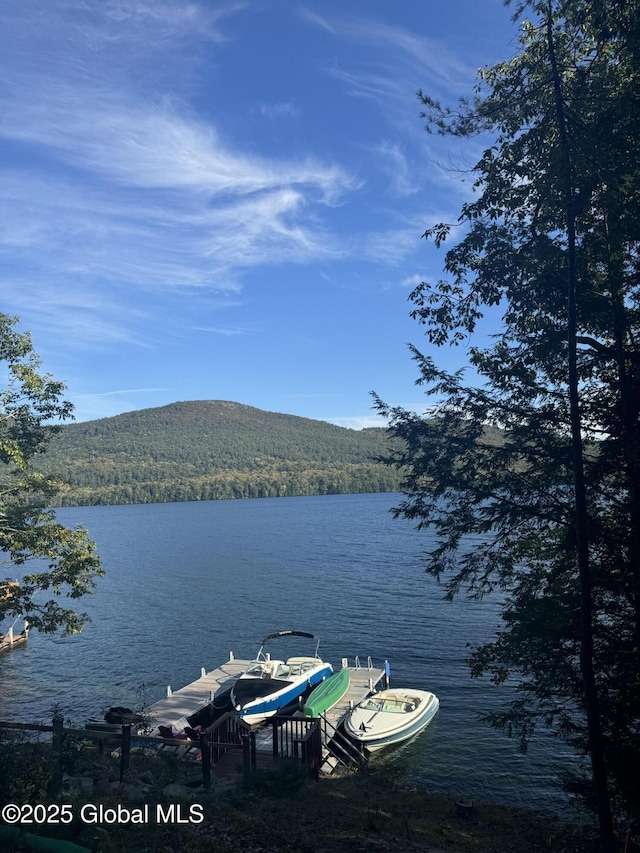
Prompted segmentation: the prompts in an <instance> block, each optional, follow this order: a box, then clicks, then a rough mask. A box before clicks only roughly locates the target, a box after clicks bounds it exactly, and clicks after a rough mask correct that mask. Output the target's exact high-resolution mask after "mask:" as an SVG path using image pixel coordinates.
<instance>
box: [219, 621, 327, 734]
mask: <svg viewBox="0 0 640 853" xmlns="http://www.w3.org/2000/svg"><path fill="white" fill-rule="evenodd" d="M283 637H304V638H307V639H311V640H315V641H316V648H315V653H314V655H313V656H308V657H289V658H286V659H276V658H272V657H271V654H270V653H269V652H265V650H264V647H265V645H266V644H267V643H268V642H269V641H271V640H275V639H280V638H283ZM319 646H320V640H319V638H318V637H316V636H315V635H314V634H309V633H307V632H306V631H278V632H277V633H275V634H268V635H267V636H266V637H265V638H264V640H263V641H262V643H261V645H260V649H259V651H258V654H257V655H256V657H255V659H254V660H252V661H251V663H250V664H249V666H248V667H247V669H246V670H245V671H244V672H243V673H242V675H241V676H240V678H238V680H237V681H236V683H235V684H234V686H233V687H232V689H231V704H232V707H233V708H234V710H235V712H236V713H237V714H238V716H239V717H240V718H241V719H242V720H244V721H245V722H246V723H248V724H249V725H259V724H260V723H263V722H264V721H265V720H266V719H267V718H268V717H273V716H274V715H275V714H277V713H278V712H279V711H282V710H283V709H284V708H287V707H288V706H290V705H293V704H295V703H297V701H298V699H299V698H300V697H301V696H303V695H305V694H306V693H308V691H310V690H311V689H312V688H314V687H315V686H316V685H318V684H320V683H321V682H323V681H324V680H325V679H326V678H329V676H330V675H331V674H332V672H333V668H332V666H331V664H329V663H326V662H324V661H323V660H321V659H320V657H319V655H318V649H319Z"/></svg>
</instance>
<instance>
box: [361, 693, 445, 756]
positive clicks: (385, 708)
mask: <svg viewBox="0 0 640 853" xmlns="http://www.w3.org/2000/svg"><path fill="white" fill-rule="evenodd" d="M439 707H440V701H439V699H438V697H437V696H436V695H435V694H434V693H429V692H428V691H427V690H409V689H408V688H398V689H396V690H381V691H380V692H379V693H374V694H373V695H372V696H368V697H367V698H366V699H363V700H362V702H360V703H359V704H358V705H356V707H355V708H354V709H353V710H352V711H351V713H350V714H349V716H348V717H347V719H346V720H345V723H344V728H345V731H346V732H347V734H348V735H349V736H350V737H351V738H353V739H354V740H355V741H357V743H358V744H361V745H362V746H364V747H366V748H367V750H369V751H373V750H376V749H381V748H382V747H383V746H389V745H390V744H393V743H400V742H401V741H403V740H407V738H410V737H412V735H415V734H416V733H417V732H419V731H421V730H422V729H423V728H425V726H428V725H429V723H430V722H431V720H432V719H433V718H434V716H435V715H436V712H437V710H438V708H439Z"/></svg>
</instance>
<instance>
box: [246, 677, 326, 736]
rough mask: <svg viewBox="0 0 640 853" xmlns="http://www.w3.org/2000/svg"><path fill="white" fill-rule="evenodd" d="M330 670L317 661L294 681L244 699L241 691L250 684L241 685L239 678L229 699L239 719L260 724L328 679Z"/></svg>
mask: <svg viewBox="0 0 640 853" xmlns="http://www.w3.org/2000/svg"><path fill="white" fill-rule="evenodd" d="M332 672H333V670H332V668H331V665H330V664H328V663H327V664H325V663H319V664H318V665H317V666H315V667H314V668H313V669H310V670H308V671H307V672H305V673H304V674H303V676H302V677H301V678H299V679H297V680H295V681H290V682H280V683H279V684H277V685H274V686H275V687H276V690H274V691H273V692H270V693H268V694H263V695H261V696H255V697H254V698H252V699H249V698H248V694H245V696H246V697H247V698H245V699H244V700H243V698H242V693H241V691H242V690H243V689H246V688H247V687H249V688H250V686H251V685H243V684H242V681H243V679H242V678H240V679H238V682H237V685H236V688H238V690H234V691H232V696H231V701H232V702H233V704H234V706H235V709H236V712H237V714H238V716H239V717H240V719H242V720H244V722H245V723H248V724H249V725H252V726H253V725H260V723H263V722H264V721H265V720H266V719H268V718H269V717H273V716H275V714H277V713H278V711H281V710H283V709H284V708H286V707H287V706H289V705H291V704H293V703H295V702H296V701H297V700H298V699H299V697H300V696H302V695H303V694H304V693H306V692H307V691H308V690H309V689H311V688H313V687H315V686H316V685H318V684H320V683H321V682H323V681H324V680H325V679H328V678H329V676H330V675H331V674H332ZM251 680H253V679H251ZM260 687H262V685H260ZM236 693H237V694H238V695H236Z"/></svg>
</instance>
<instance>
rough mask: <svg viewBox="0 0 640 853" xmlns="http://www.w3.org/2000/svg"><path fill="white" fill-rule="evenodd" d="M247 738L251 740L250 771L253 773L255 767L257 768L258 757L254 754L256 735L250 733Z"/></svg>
mask: <svg viewBox="0 0 640 853" xmlns="http://www.w3.org/2000/svg"><path fill="white" fill-rule="evenodd" d="M249 738H250V739H251V769H252V771H253V772H254V773H255V772H256V767H257V766H258V756H257V754H256V733H255V732H251V733H250V735H249Z"/></svg>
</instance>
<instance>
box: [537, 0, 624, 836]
mask: <svg viewBox="0 0 640 853" xmlns="http://www.w3.org/2000/svg"><path fill="white" fill-rule="evenodd" d="M546 24H547V44H548V49H549V59H550V63H551V71H552V75H553V88H554V96H555V106H556V123H557V129H558V138H559V143H560V151H561V157H562V179H563V195H564V207H565V222H566V232H567V346H568V369H567V384H568V392H569V404H570V418H571V443H572V456H573V480H574V504H575V506H574V509H575V536H576V552H577V567H578V575H579V578H580V593H581V606H580V671H581V674H582V681H583V691H584V704H585V713H586V717H587V731H588V737H589V752H590V755H591V771H592V776H593V786H594V792H595V797H596V804H597V811H598V823H599V828H600V845H601V850H602V851H603V853H605V852H606V853H609V851H613V850H614V849H615V840H614V833H613V818H612V814H611V801H610V797H609V789H608V785H607V771H606V764H605V756H604V742H603V737H602V726H601V720H600V710H599V701H598V690H597V685H596V679H595V669H594V660H593V653H594V647H593V580H592V573H591V566H590V562H589V539H588V515H587V495H586V485H585V478H584V455H583V446H582V430H581V416H580V395H579V387H578V366H577V341H576V335H577V332H578V300H577V275H576V232H575V219H576V216H575V204H574V192H573V180H572V168H571V150H570V143H569V138H568V134H567V126H566V116H565V110H564V103H563V98H562V87H561V80H560V75H559V72H558V65H557V60H556V54H555V46H554V40H553V9H552V0H549V2H548V7H547V22H546Z"/></svg>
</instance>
